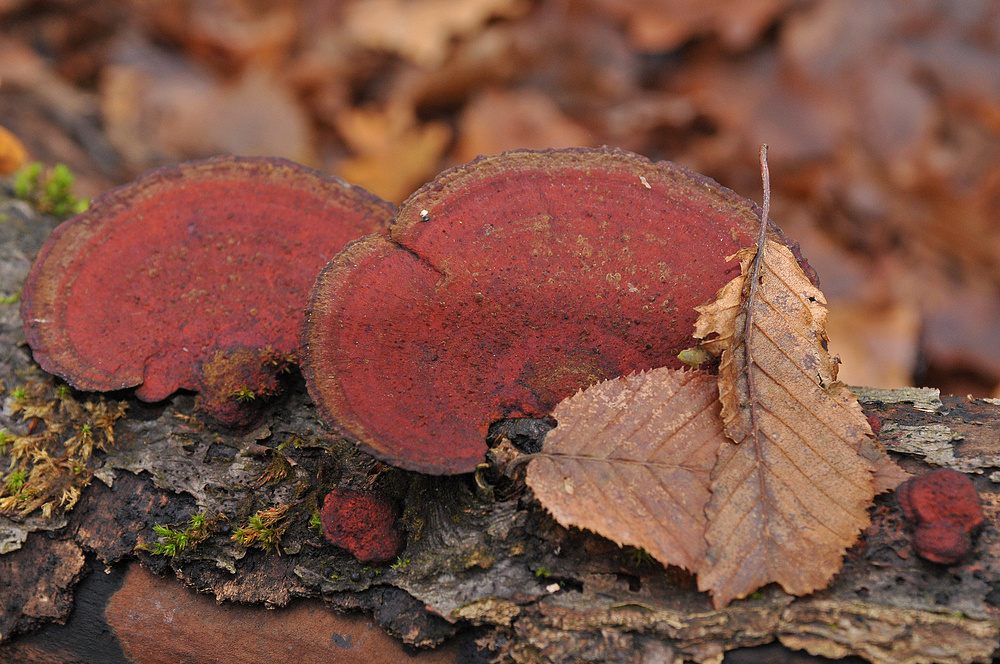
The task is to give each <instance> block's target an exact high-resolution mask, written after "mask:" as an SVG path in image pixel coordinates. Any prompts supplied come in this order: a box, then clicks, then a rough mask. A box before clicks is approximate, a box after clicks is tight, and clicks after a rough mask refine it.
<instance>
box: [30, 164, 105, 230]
mask: <svg viewBox="0 0 1000 664" xmlns="http://www.w3.org/2000/svg"><path fill="white" fill-rule="evenodd" d="M75 181H76V178H75V177H74V175H73V173H72V171H70V170H69V167H68V166H66V164H56V165H55V166H53V167H52V170H51V171H49V172H48V173H46V172H45V168H44V167H43V166H42V165H41V164H40V163H38V162H37V161H36V162H33V163H30V164H28V165H27V166H25V167H24V168H22V169H21V170H20V171H18V172H17V174H16V175H15V176H14V195H15V196H17V197H18V198H20V199H21V200H24V201H28V202H29V203H31V204H32V205H34V206H35V207H37V208H38V209H39V210H40V211H42V212H46V213H49V214H53V215H55V216H57V217H68V216H70V215H74V214H79V213H81V212H83V211H84V210H86V209H87V208H88V207H89V206H90V201H88V200H87V199H85V198H78V197H77V196H76V195H75V194H74V193H73V184H74V182H75Z"/></svg>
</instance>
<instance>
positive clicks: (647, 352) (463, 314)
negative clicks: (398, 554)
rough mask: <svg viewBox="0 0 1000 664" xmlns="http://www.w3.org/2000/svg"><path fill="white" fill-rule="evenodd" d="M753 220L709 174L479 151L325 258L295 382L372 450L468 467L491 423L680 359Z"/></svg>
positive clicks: (433, 466)
mask: <svg viewBox="0 0 1000 664" xmlns="http://www.w3.org/2000/svg"><path fill="white" fill-rule="evenodd" d="M760 223H761V222H760V211H759V210H758V209H757V208H756V206H754V205H753V204H752V203H751V202H750V201H747V200H745V199H743V198H740V197H739V196H737V195H736V194H734V193H733V192H731V191H729V190H728V189H725V188H723V187H722V186H720V185H718V184H716V183H715V182H713V181H712V180H710V179H708V178H706V177H703V176H700V175H697V174H695V173H692V172H691V171H689V170H687V169H686V168H683V167H681V166H678V165H676V164H671V163H667V162H660V163H653V162H650V161H649V160H647V159H645V158H643V157H639V156H637V155H634V154H631V153H627V152H623V151H619V150H609V149H582V148H578V149H570V150H561V151H543V152H536V151H516V152H508V153H504V154H502V155H499V156H495V157H482V158H479V159H477V160H476V161H474V162H472V163H470V164H467V165H465V166H461V167H458V168H454V169H452V170H450V171H446V172H445V173H443V174H441V175H440V176H438V177H437V178H436V179H435V180H434V181H432V182H430V183H428V184H427V185H425V186H424V187H422V188H421V189H420V190H418V191H417V192H416V193H415V194H413V196H411V197H410V198H409V200H407V201H406V202H405V203H404V204H403V206H402V207H401V209H400V211H399V213H398V215H397V217H396V220H395V221H394V222H393V225H392V226H391V228H390V233H389V236H388V237H386V236H371V237H368V238H365V239H363V240H360V241H358V242H355V243H352V244H350V245H348V246H347V247H346V248H345V249H344V251H343V252H342V253H341V254H340V255H339V256H338V257H337V258H335V259H334V260H333V261H331V263H330V264H329V265H328V266H327V267H326V268H325V269H324V271H323V272H322V274H321V275H320V277H319V279H318V280H317V282H316V286H315V288H314V290H313V295H312V299H311V304H310V306H309V309H308V310H307V320H306V326H305V328H304V331H303V337H302V354H303V373H304V374H305V376H306V380H307V383H308V386H309V391H310V394H311V395H312V398H313V401H314V402H315V403H316V404H317V406H318V407H319V409H320V411H321V413H322V414H323V415H324V418H325V419H326V421H327V422H328V423H329V424H331V425H332V426H333V427H334V428H336V429H337V430H338V432H339V433H341V434H342V435H344V436H345V437H347V438H349V439H351V440H354V441H355V442H356V443H358V444H359V445H360V446H361V447H362V448H363V449H364V450H365V451H367V452H369V453H371V454H373V455H374V456H376V457H377V458H379V459H381V460H383V461H386V462H388V463H391V464H394V465H397V466H401V467H403V468H407V469H410V470H417V471H421V472H425V473H431V474H453V473H464V472H470V471H472V470H474V469H475V467H476V465H477V464H478V463H480V462H481V461H482V460H483V458H484V455H485V451H486V445H485V442H484V437H485V434H486V432H487V428H488V427H489V425H490V424H491V423H492V422H494V421H496V420H499V419H501V418H506V417H542V416H545V415H547V414H548V413H549V412H550V411H551V409H552V408H553V407H554V406H555V405H556V404H557V403H558V402H559V401H560V400H562V399H563V398H565V397H567V396H569V395H571V394H573V393H574V392H575V391H577V390H578V389H581V388H584V387H586V386H588V385H591V384H593V383H595V382H598V381H600V380H605V379H608V378H612V377H614V376H618V375H623V374H627V373H630V372H633V371H640V370H644V369H649V368H652V367H659V366H665V365H666V366H674V367H676V366H679V362H678V361H677V359H676V355H677V353H678V352H679V351H681V350H682V349H684V348H686V347H688V346H690V345H691V344H692V339H691V331H692V329H693V326H694V321H695V317H696V312H695V310H694V307H695V306H696V305H699V304H702V303H703V302H706V301H708V300H710V299H711V298H712V297H713V296H714V295H715V293H716V291H717V290H718V289H719V288H720V287H721V286H722V285H723V284H725V283H726V282H727V281H728V280H729V279H731V278H732V276H733V274H734V270H738V269H739V267H738V265H736V264H735V263H727V262H726V257H727V256H729V255H731V254H733V253H735V252H736V251H737V250H738V249H740V248H741V247H744V246H750V245H752V244H753V242H754V241H755V238H756V235H757V232H758V229H759V227H760ZM775 230H776V229H775Z"/></svg>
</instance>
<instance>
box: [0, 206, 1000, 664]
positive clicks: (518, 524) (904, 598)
mask: <svg viewBox="0 0 1000 664" xmlns="http://www.w3.org/2000/svg"><path fill="white" fill-rule="evenodd" d="M0 215H3V217H0V218H4V217H5V218H6V221H5V222H4V223H2V224H0V276H2V285H3V288H4V289H5V290H10V291H12V292H14V291H16V289H17V288H19V284H20V282H21V280H23V278H24V275H25V274H26V272H27V267H28V265H29V264H30V259H31V257H32V256H33V254H34V252H35V251H37V248H38V246H39V244H40V242H41V240H42V239H43V238H44V236H45V235H46V234H47V232H49V231H50V230H51V228H52V227H53V225H54V220H51V219H47V218H44V217H39V216H38V215H37V214H36V213H34V212H33V211H32V210H30V209H28V208H26V207H25V206H23V205H21V204H18V203H13V202H11V201H9V200H8V201H0ZM0 295H9V294H7V293H0ZM7 299H10V298H7ZM4 302H6V299H5V300H4ZM0 381H2V382H3V385H4V392H3V393H2V394H0V399H3V410H0V427H2V428H4V429H6V430H7V431H8V432H9V433H10V434H12V435H14V436H19V437H29V429H32V428H34V430H35V431H36V432H37V431H39V430H41V431H51V432H57V431H59V429H60V427H63V428H64V429H65V428H66V427H67V426H68V420H66V419H65V418H66V417H68V416H66V415H65V413H64V411H65V410H66V408H52V409H50V410H49V411H45V407H46V405H47V404H49V403H54V402H55V401H57V400H58V399H60V398H69V399H72V400H73V401H74V402H77V403H95V402H97V400H98V399H99V397H96V396H94V395H87V394H76V393H71V394H69V395H68V397H67V395H66V394H65V392H64V393H63V394H62V396H60V397H57V391H56V382H55V381H54V380H53V379H52V378H51V377H49V376H46V375H44V374H43V373H42V372H40V371H39V370H38V369H37V368H36V367H35V366H34V365H33V363H32V361H31V358H30V354H29V352H28V350H27V348H26V346H25V344H24V339H23V335H22V333H21V331H20V321H19V319H18V316H17V304H16V302H7V303H5V304H0ZM18 387H21V388H23V389H24V394H26V395H27V397H24V398H26V399H27V400H28V401H29V402H30V403H29V405H31V406H34V407H35V408H36V410H35V411H32V412H36V413H38V414H37V415H36V416H34V417H32V418H28V419H25V418H24V417H23V415H24V411H23V408H22V409H21V410H20V412H19V413H14V412H13V411H15V410H18V408H15V407H14V399H13V397H12V394H13V391H14V389H15V388H18ZM290 387H291V389H290V391H289V395H288V396H287V397H286V398H285V399H284V400H282V401H281V402H279V403H277V404H275V405H274V407H273V409H272V412H271V414H270V417H269V419H268V420H267V422H266V423H265V424H264V425H263V426H262V427H260V428H258V429H257V430H255V431H253V432H251V433H249V434H246V435H243V436H234V435H231V434H227V433H225V432H220V431H214V430H212V429H209V428H207V427H206V426H205V425H203V424H202V423H201V422H200V421H199V420H198V418H197V416H196V415H195V414H194V413H193V410H192V405H193V401H192V399H191V398H190V397H189V396H185V395H180V396H176V397H174V398H172V399H170V400H168V401H167V402H165V403H162V404H156V405H153V406H150V405H148V404H142V403H140V402H137V401H134V400H130V397H129V395H128V394H121V395H114V396H117V397H118V398H120V399H124V400H127V401H128V402H129V410H128V412H127V415H126V416H125V417H124V418H122V419H121V420H119V421H118V422H117V423H116V424H115V426H114V434H115V442H114V445H112V446H109V449H108V451H107V452H106V453H98V454H96V455H95V456H94V458H93V462H92V463H90V462H88V463H90V465H89V466H88V469H87V472H88V473H91V474H92V478H93V481H92V482H91V483H90V485H89V486H88V487H87V488H86V489H85V490H84V491H83V494H82V496H81V498H80V500H79V502H78V503H77V505H76V507H75V508H74V509H73V510H72V511H70V512H68V513H66V514H63V513H62V512H61V511H60V510H58V509H56V510H55V511H54V512H53V514H52V515H51V516H50V517H49V518H42V517H40V516H39V515H38V513H37V512H36V513H34V514H32V515H31V516H29V517H27V518H22V517H21V516H20V515H18V514H17V513H16V510H15V511H12V512H10V513H8V514H7V515H6V516H0V552H2V555H0V641H7V640H9V638H10V636H11V635H12V634H14V633H17V632H24V631H29V630H31V629H32V628H35V627H37V626H38V625H39V624H41V623H44V622H46V621H53V620H54V621H61V620H65V618H66V616H67V614H68V612H69V610H70V607H71V606H72V599H73V590H74V587H75V585H76V583H77V582H78V581H79V579H80V578H81V576H83V575H84V574H85V570H84V565H83V562H82V561H83V559H84V554H85V553H86V554H87V555H89V556H90V557H91V560H92V561H93V562H94V563H95V565H96V566H98V567H100V566H101V565H115V564H116V563H119V562H121V561H126V560H136V559H138V560H139V561H141V562H142V563H143V565H144V566H146V567H147V568H149V569H151V570H153V571H154V572H157V573H164V572H166V571H168V570H170V571H172V572H173V573H174V574H175V575H176V576H177V577H179V579H180V580H181V581H182V582H183V583H184V584H186V585H187V586H189V587H191V588H194V589H196V590H198V591H200V592H204V593H209V594H211V595H214V597H215V598H216V599H217V600H219V601H238V602H241V603H254V604H263V605H266V606H268V607H275V608H277V607H284V606H286V605H287V604H289V602H290V601H291V600H293V599H295V598H300V597H301V598H318V599H322V600H323V601H324V602H326V603H327V604H328V605H330V606H332V607H335V608H340V609H363V610H367V611H370V612H372V613H373V614H374V615H375V617H376V619H377V620H378V621H379V622H380V624H382V625H383V626H384V627H385V628H386V629H387V630H388V631H389V632H390V633H391V634H393V635H394V636H396V637H397V638H399V639H401V640H402V641H404V642H405V643H407V644H412V645H416V646H422V647H432V646H437V645H439V644H442V643H446V642H448V641H449V640H450V639H452V638H453V637H454V636H455V634H456V633H459V632H469V631H470V630H474V633H475V635H476V638H477V641H478V643H479V644H480V645H481V646H482V647H484V648H486V649H489V650H492V651H493V652H494V653H495V654H496V655H498V656H499V657H500V659H499V660H498V661H507V662H528V661H544V662H581V661H588V662H609V663H610V662H680V661H682V660H685V659H688V660H694V661H698V662H713V661H719V660H720V659H721V657H722V655H723V653H724V652H726V651H727V650H730V649H733V648H740V647H746V646H753V645H757V644H763V643H768V642H771V641H774V640H777V641H780V642H781V643H783V644H785V645H787V646H790V647H792V648H799V649H805V650H807V651H809V652H810V653H814V654H820V655H825V656H827V657H844V656H847V655H858V656H861V657H863V658H865V659H867V660H869V661H872V662H878V663H902V662H945V663H951V662H954V663H966V662H979V661H982V662H985V661H989V660H990V659H991V658H992V657H993V655H994V653H996V651H997V649H998V646H1000V637H998V634H1000V609H998V605H1000V531H998V529H997V518H998V511H1000V501H998V498H997V489H996V483H997V482H1000V470H998V469H1000V445H998V444H997V441H998V435H997V434H998V432H1000V405H998V404H997V403H995V402H991V401H989V400H972V399H965V398H955V397H948V398H944V399H940V398H939V397H938V395H937V394H936V393H935V392H934V391H932V390H914V389H907V390H895V391H893V390H868V389H859V390H858V393H859V397H860V400H861V402H862V405H863V407H864V408H865V409H866V411H867V412H869V413H871V414H874V415H875V416H877V417H878V418H879V419H880V421H881V424H882V426H881V430H880V433H879V438H880V440H881V441H882V442H883V443H884V444H885V445H886V446H887V448H888V449H889V450H890V451H892V452H893V454H894V455H895V457H896V458H897V460H898V461H900V463H901V465H903V466H904V467H906V468H907V469H909V470H911V471H912V472H914V473H921V472H925V471H926V470H927V469H929V468H933V467H949V468H954V469H956V470H959V471H960V472H963V473H966V474H968V475H969V476H970V477H971V478H972V479H973V481H974V482H975V484H976V486H977V488H978V490H979V493H980V496H981V498H982V503H983V508H984V511H985V513H986V525H985V527H984V528H983V529H982V530H981V531H980V532H979V533H978V535H977V539H976V541H975V547H974V551H973V554H972V556H971V557H970V558H969V559H968V560H966V561H964V562H963V563H961V564H959V565H954V566H948V567H946V566H941V565H935V564H933V563H929V562H927V561H924V560H922V559H920V558H919V557H918V556H916V555H915V553H914V551H913V547H912V543H911V534H912V533H911V531H910V528H909V526H908V525H907V524H906V523H905V522H904V521H903V519H902V517H901V514H900V511H899V508H898V506H897V505H896V503H895V500H894V497H893V496H892V494H888V495H884V496H881V497H879V498H878V499H877V501H876V505H875V507H874V508H873V509H872V525H871V527H870V528H869V529H868V530H867V531H866V533H865V534H864V537H863V541H861V542H860V543H859V544H858V545H857V546H855V547H854V548H852V549H851V550H850V551H849V553H848V556H847V558H846V560H845V564H844V568H843V570H842V571H841V572H840V574H838V576H837V577H836V579H835V580H834V582H833V583H832V584H831V585H830V587H829V588H827V589H825V590H823V591H821V592H817V593H814V594H813V595H810V596H807V597H800V598H795V597H791V596H789V595H787V594H785V593H783V592H782V591H781V590H780V589H778V588H775V587H770V586H769V587H767V588H765V589H763V590H762V591H761V592H759V593H755V594H754V595H753V596H751V597H750V598H747V599H745V600H740V601H737V602H734V603H733V604H732V605H730V606H729V607H727V608H725V609H722V610H714V609H713V608H712V606H711V602H710V600H709V598H708V597H707V595H705V594H703V593H699V592H697V589H696V588H695V586H694V583H693V581H692V578H691V577H690V575H688V574H686V573H684V572H683V571H680V570H677V569H673V568H668V569H663V568H662V567H661V566H659V565H658V564H656V563H654V562H653V561H651V560H649V559H648V557H645V556H643V554H642V552H641V551H636V550H631V549H621V548H619V547H617V546H615V545H613V544H611V543H610V542H608V541H607V540H604V539H603V538H600V537H597V536H595V535H592V534H589V533H586V532H580V531H570V530H566V529H564V528H561V527H559V526H558V525H557V524H555V523H554V522H553V521H552V520H551V519H550V518H549V517H548V516H547V515H546V513H545V512H544V510H543V509H541V507H540V506H539V505H538V504H537V503H536V502H535V501H534V500H533V499H532V497H531V495H530V492H529V491H527V490H525V489H524V487H523V484H521V483H519V482H518V481H516V480H515V481H511V480H510V479H508V478H506V477H504V476H503V475H500V474H497V473H492V472H490V471H489V470H487V471H485V472H483V473H481V474H478V475H476V476H462V477H453V478H434V477H425V476H420V475H416V474H413V473H406V472H403V471H399V470H395V469H392V468H387V467H384V466H383V465H381V464H378V463H377V462H375V461H374V460H372V459H370V458H368V457H366V456H364V455H362V454H360V453H358V452H357V451H356V450H354V448H353V447H352V446H350V445H348V444H346V443H345V442H344V441H341V440H338V439H336V438H333V437H330V436H329V435H328V434H327V433H325V431H324V429H323V427H322V426H321V425H320V424H319V422H318V420H317V418H316V416H315V413H314V411H313V408H312V406H311V404H310V403H309V402H308V399H307V397H306V395H305V394H304V390H303V389H302V386H301V384H297V383H295V382H294V381H293V383H292V384H291V386H290ZM22 405H23V404H22ZM33 420H34V421H33ZM59 435H61V434H59ZM56 437H57V438H58V435H57V436H56ZM0 471H3V472H4V473H6V472H7V463H6V461H5V459H4V457H3V456H0ZM335 485H351V486H366V487H371V488H374V489H375V490H377V491H380V492H382V493H384V494H386V495H388V496H390V497H391V498H393V499H394V500H397V501H399V502H400V503H401V504H403V505H404V506H405V510H404V516H403V523H404V525H405V527H406V530H407V533H408V542H407V547H406V549H405V550H404V552H403V554H402V555H401V556H400V559H399V560H398V561H396V562H395V563H394V564H391V565H387V566H382V567H373V566H366V565H362V564H360V563H358V562H357V561H355V560H354V559H353V558H352V557H351V556H350V555H349V554H347V553H346V552H343V551H340V550H337V549H335V548H333V547H331V546H329V545H328V544H326V543H325V542H324V540H323V539H322V537H321V536H320V535H319V533H318V531H317V530H316V529H315V528H311V527H310V519H311V517H312V515H313V513H314V511H315V510H316V508H317V507H318V504H319V502H320V501H321V500H322V495H323V494H324V492H325V491H326V490H328V489H329V488H331V487H332V486H335ZM273 508H279V509H280V510H282V511H281V516H280V518H279V520H278V522H277V524H276V528H277V529H278V530H280V533H279V535H280V543H279V544H278V545H277V547H272V548H268V549H267V550H265V549H261V548H258V547H256V546H255V545H254V543H253V541H252V540H251V541H249V542H248V541H247V540H246V539H245V538H244V539H243V541H242V542H241V541H240V537H236V538H234V535H236V534H237V533H238V532H241V529H246V528H248V527H252V522H251V521H250V518H251V517H252V516H253V515H255V514H259V513H260V512H261V511H262V510H268V509H273ZM194 514H203V515H205V517H206V522H207V523H208V528H207V536H206V537H205V538H204V539H202V540H201V541H199V542H197V543H196V544H192V545H191V546H189V547H187V548H184V549H183V550H181V551H180V552H178V553H177V555H173V556H169V555H156V554H154V553H153V550H154V547H155V544H156V543H157V541H158V540H159V537H158V534H157V533H156V532H155V531H154V526H155V525H157V524H159V525H166V526H170V527H171V528H173V529H174V530H177V531H182V530H184V529H185V527H186V524H187V523H188V520H189V519H190V517H191V516H192V515H194ZM244 534H245V531H244ZM279 554H280V555H279ZM98 573H100V572H98ZM39 597H44V598H45V599H44V601H42V600H39V599H38V598H39ZM109 629H111V627H109ZM114 629H116V630H117V632H116V633H117V634H118V638H119V640H120V641H121V643H122V644H123V646H125V652H128V647H127V646H128V643H129V639H130V638H134V636H130V634H131V633H130V632H129V630H128V628H127V627H125V626H123V625H122V624H119V625H117V626H115V628H114ZM0 645H2V644H0ZM3 647H9V643H8V644H7V645H4V646H3ZM0 654H2V651H0ZM67 661H69V660H67ZM134 661H139V660H134Z"/></svg>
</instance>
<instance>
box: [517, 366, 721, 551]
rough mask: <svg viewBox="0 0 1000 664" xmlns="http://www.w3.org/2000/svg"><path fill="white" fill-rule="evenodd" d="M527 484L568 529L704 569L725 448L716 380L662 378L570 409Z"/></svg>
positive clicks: (617, 387) (565, 408) (624, 383)
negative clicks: (715, 477) (716, 472)
mask: <svg viewBox="0 0 1000 664" xmlns="http://www.w3.org/2000/svg"><path fill="white" fill-rule="evenodd" d="M552 414H553V415H554V416H555V418H556V420H558V422H559V426H557V427H556V428H555V429H554V430H553V431H552V432H551V433H550V434H549V435H548V437H547V438H546V439H545V446H544V449H543V450H542V452H541V453H539V454H538V455H537V458H535V459H534V460H532V462H531V465H530V466H529V467H528V475H527V483H528V485H529V486H530V487H531V488H532V489H533V490H534V492H535V495H536V496H537V497H538V499H539V500H540V501H541V503H542V504H543V505H544V506H545V507H546V508H547V509H548V510H549V512H551V513H552V515H553V516H554V517H555V519H556V521H558V522H559V523H561V524H563V525H564V526H578V527H580V528H586V529H588V530H592V531H593V532H595V533H598V534H600V535H603V536H604V537H607V538H608V539H610V540H612V541H614V542H617V543H618V544H628V545H632V546H637V547H641V548H643V549H645V550H646V551H647V552H648V553H649V554H650V555H651V556H653V557H654V558H656V559H657V560H659V561H660V562H661V563H663V564H664V565H667V564H670V565H679V566H681V567H686V568H687V569H690V570H695V569H697V567H698V565H699V564H700V562H701V559H702V557H703V555H704V552H705V539H704V534H703V533H704V528H705V521H706V520H705V505H706V503H707V502H708V498H709V491H708V483H709V474H710V472H711V469H712V467H713V466H714V465H715V463H716V455H717V453H718V449H719V445H720V444H722V442H723V440H724V436H723V434H722V421H721V419H720V418H719V401H718V392H717V389H716V386H715V380H714V379H713V377H712V376H709V375H708V374H705V373H702V372H698V371H676V370H672V369H655V370H653V371H649V372H646V373H641V374H637V375H631V376H628V377H625V378H615V379H612V380H608V381H605V382H603V383H598V384H597V385H594V386H593V387H590V388H588V389H586V390H584V391H582V392H578V393H577V394H576V395H574V396H572V397H570V398H568V399H565V400H563V401H562V402H561V403H560V404H559V405H558V406H556V409H555V411H554V412H553V413H552Z"/></svg>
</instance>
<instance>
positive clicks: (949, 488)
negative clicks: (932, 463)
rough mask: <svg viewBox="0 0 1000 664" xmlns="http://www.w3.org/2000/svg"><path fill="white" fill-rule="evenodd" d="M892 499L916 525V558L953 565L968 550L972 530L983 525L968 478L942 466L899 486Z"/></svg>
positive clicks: (981, 510)
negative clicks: (896, 501)
mask: <svg viewBox="0 0 1000 664" xmlns="http://www.w3.org/2000/svg"><path fill="white" fill-rule="evenodd" d="M896 499H897V500H898V501H899V506H900V508H902V510H903V514H904V515H905V516H906V518H907V519H909V520H910V521H912V522H913V523H914V524H915V525H916V530H915V532H914V534H913V547H914V549H916V551H917V554H918V555H920V557H922V558H925V559H926V560H930V561H932V562H935V563H942V564H945V565H954V564H955V563H958V562H961V561H962V560H963V559H965V558H966V557H967V556H968V555H969V552H970V551H971V550H972V537H971V536H972V533H973V532H974V531H975V530H976V529H977V528H979V527H980V526H981V525H982V524H983V509H982V507H981V506H980V503H979V494H978V493H977V492H976V488H975V486H973V484H972V480H970V479H969V478H968V477H966V476H965V475H963V474H962V473H959V472H957V471H954V470H950V469H948V468H942V469H939V470H935V471H932V472H930V473H927V474H926V475H921V476H920V477H915V478H913V479H911V480H907V481H906V482H904V483H903V484H901V485H899V488H897V489H896Z"/></svg>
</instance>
